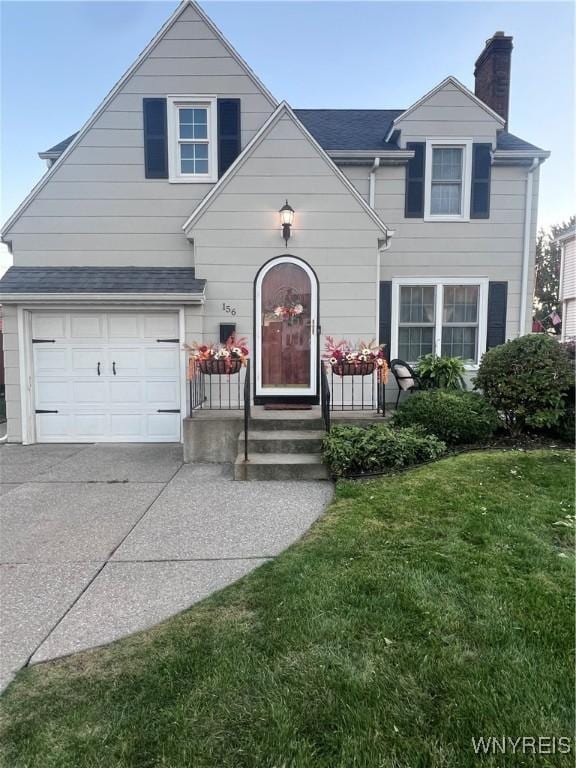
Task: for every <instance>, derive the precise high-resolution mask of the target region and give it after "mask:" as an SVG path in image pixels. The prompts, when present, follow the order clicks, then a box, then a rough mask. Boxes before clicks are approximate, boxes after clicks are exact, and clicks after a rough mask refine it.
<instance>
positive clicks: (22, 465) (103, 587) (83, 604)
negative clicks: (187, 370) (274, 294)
mask: <svg viewBox="0 0 576 768" xmlns="http://www.w3.org/2000/svg"><path fill="white" fill-rule="evenodd" d="M0 492H1V494H2V495H1V496H0V590H1V591H0V659H1V661H0V687H2V686H5V685H6V684H7V683H8V682H9V681H10V679H11V678H12V676H13V675H14V673H15V672H16V671H17V670H18V669H19V668H21V667H22V666H24V665H26V664H27V663H35V662H39V661H46V660H48V659H53V658H56V657H58V656H64V655H66V654H69V653H74V652H75V651H79V650H82V649H86V648H91V647H94V646H98V645H102V644H104V643H109V642H111V641H112V640H116V639H118V638H119V637H123V636H125V635H128V634H131V633H133V632H136V631H138V630H141V629H144V628H146V627H149V626H151V625H153V624H156V623H158V622H159V621H162V620H164V619H166V618H167V617H169V616H171V615H173V614H174V613H177V612H179V611H181V610H183V609H185V608H187V607H188V606H190V605H192V604H193V603H195V602H197V601H198V600H201V599H202V598H204V597H206V596H207V595H209V594H210V593H211V592H214V591H216V590H218V589H221V588H222V587H224V586H226V585H227V584H230V583H231V582H233V581H235V580H237V579H238V578H240V577H241V576H243V575H244V574H246V573H248V572H249V571H251V570H253V569H254V568H256V567H257V566H259V565H260V564H261V563H263V562H265V561H266V560H267V559H268V558H271V557H274V556H275V555H277V554H278V553H279V552H280V551H282V550H283V549H285V548H286V547H287V546H288V545H289V544H291V543H292V542H293V541H295V540H296V539H298V538H299V537H300V536H302V534H303V533H304V532H305V531H306V530H307V529H308V527H309V526H310V525H311V524H312V523H313V522H314V520H316V518H318V516H319V515H320V514H321V513H322V511H323V509H324V507H325V506H326V504H327V503H328V502H329V500H330V498H331V496H332V486H331V484H330V483H327V482H307V483H302V482H269V483H235V482H233V480H232V471H231V467H229V466H225V465H209V464H197V465H183V464H182V450H181V446H179V445H166V444H165V445H34V446H18V445H4V446H1V447H0Z"/></svg>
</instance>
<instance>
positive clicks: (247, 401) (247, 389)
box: [244, 360, 250, 461]
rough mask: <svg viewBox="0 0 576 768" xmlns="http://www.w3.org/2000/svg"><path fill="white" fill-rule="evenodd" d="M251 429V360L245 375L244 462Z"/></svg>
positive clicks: (246, 459) (247, 362)
mask: <svg viewBox="0 0 576 768" xmlns="http://www.w3.org/2000/svg"><path fill="white" fill-rule="evenodd" d="M249 428H250V360H247V361H246V374H245V375H244V461H248V430H249Z"/></svg>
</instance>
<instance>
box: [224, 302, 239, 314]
mask: <svg viewBox="0 0 576 768" xmlns="http://www.w3.org/2000/svg"><path fill="white" fill-rule="evenodd" d="M222 311H223V312H226V313H227V314H229V315H235V314H236V307H231V306H230V304H226V303H224V302H223V303H222Z"/></svg>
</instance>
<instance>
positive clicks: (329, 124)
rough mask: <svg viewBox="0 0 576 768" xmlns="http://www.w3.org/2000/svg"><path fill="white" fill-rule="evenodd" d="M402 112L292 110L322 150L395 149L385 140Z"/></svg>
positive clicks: (379, 110) (394, 110) (387, 110)
mask: <svg viewBox="0 0 576 768" xmlns="http://www.w3.org/2000/svg"><path fill="white" fill-rule="evenodd" d="M403 111H404V110H402V109H295V110H294V113H295V114H296V116H297V117H298V119H299V120H300V121H301V122H302V123H303V124H304V126H305V127H306V128H307V129H308V130H309V131H310V133H311V134H312V136H313V137H314V138H315V139H316V141H317V142H318V144H320V146H321V147H322V149H324V150H326V151H327V152H329V151H330V150H331V149H351V150H360V149H366V150H371V149H398V146H397V145H396V144H395V143H389V142H387V141H386V140H385V137H386V134H387V133H388V131H389V130H390V126H391V125H392V122H393V121H394V120H395V119H396V118H397V117H398V116H399V115H401V114H402V112H403Z"/></svg>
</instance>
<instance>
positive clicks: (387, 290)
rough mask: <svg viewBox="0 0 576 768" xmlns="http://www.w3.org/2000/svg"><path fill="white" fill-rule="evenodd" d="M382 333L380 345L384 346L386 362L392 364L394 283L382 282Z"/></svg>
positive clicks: (380, 320) (380, 334) (389, 281)
mask: <svg viewBox="0 0 576 768" xmlns="http://www.w3.org/2000/svg"><path fill="white" fill-rule="evenodd" d="M379 322H380V333H379V344H384V353H385V355H386V360H388V362H390V344H391V342H392V281H391V280H381V281H380V319H379Z"/></svg>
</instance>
